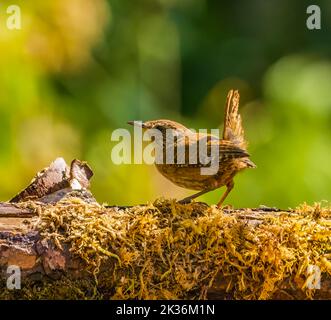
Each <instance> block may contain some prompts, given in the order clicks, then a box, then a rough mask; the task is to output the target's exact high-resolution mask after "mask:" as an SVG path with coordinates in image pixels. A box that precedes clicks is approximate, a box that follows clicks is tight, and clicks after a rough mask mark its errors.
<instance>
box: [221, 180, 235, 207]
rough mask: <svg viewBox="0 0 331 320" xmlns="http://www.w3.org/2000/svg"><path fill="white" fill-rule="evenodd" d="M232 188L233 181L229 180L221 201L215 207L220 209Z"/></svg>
mask: <svg viewBox="0 0 331 320" xmlns="http://www.w3.org/2000/svg"><path fill="white" fill-rule="evenodd" d="M233 186H234V182H233V180H231V182H229V183H228V184H227V185H226V190H225V192H224V194H223V196H222V198H221V200H220V201H219V202H218V204H217V207H219V208H220V207H221V206H222V204H223V202H224V200H225V198H226V197H227V196H228V194H229V193H230V191H231V190H232V189H233Z"/></svg>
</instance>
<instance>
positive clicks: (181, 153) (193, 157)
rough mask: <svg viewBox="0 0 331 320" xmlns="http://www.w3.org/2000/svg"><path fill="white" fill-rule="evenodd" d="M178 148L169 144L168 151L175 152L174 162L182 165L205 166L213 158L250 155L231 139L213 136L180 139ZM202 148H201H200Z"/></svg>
mask: <svg viewBox="0 0 331 320" xmlns="http://www.w3.org/2000/svg"><path fill="white" fill-rule="evenodd" d="M176 147H177V148H174V149H173V148H172V147H171V146H168V147H167V148H166V152H174V151H175V152H174V153H173V154H174V163H177V164H180V166H181V167H196V166H197V167H203V166H208V164H210V162H211V159H213V160H215V161H216V162H217V161H218V162H222V161H226V160H227V159H233V158H243V157H247V156H249V154H248V153H247V152H246V150H244V149H242V148H240V147H239V146H237V145H235V144H234V143H233V142H231V141H226V140H219V139H216V138H215V137H213V136H210V135H209V136H200V137H199V138H198V139H196V140H195V141H191V142H190V143H189V142H188V140H186V141H185V142H184V140H181V141H178V143H177V144H176ZM199 148H201V149H199Z"/></svg>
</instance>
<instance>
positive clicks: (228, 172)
mask: <svg viewBox="0 0 331 320" xmlns="http://www.w3.org/2000/svg"><path fill="white" fill-rule="evenodd" d="M238 108H239V93H238V91H237V90H236V91H233V90H231V91H230V92H229V93H228V96H227V102H226V107H225V116H224V128H223V139H219V138H218V137H217V136H214V135H211V134H202V133H196V132H193V131H191V130H190V129H188V128H186V127H185V126H183V125H182V124H180V123H177V122H175V121H171V120H152V121H147V122H144V123H140V125H141V126H142V127H143V128H144V129H157V130H159V131H160V132H161V133H162V139H161V142H160V141H159V142H157V139H154V141H155V142H156V143H159V144H162V149H160V150H162V153H163V154H161V155H158V154H157V152H156V158H157V157H158V156H161V158H163V160H164V159H165V157H166V152H168V151H171V152H172V153H173V155H174V157H173V160H174V161H173V163H169V162H168V163H167V162H164V161H161V162H159V163H158V162H156V164H155V165H156V167H157V169H158V171H159V172H160V173H161V174H162V175H163V176H165V177H166V178H167V179H169V180H170V181H172V182H173V183H174V184H176V185H178V186H180V187H183V188H187V189H192V190H199V192H198V193H196V194H193V195H192V196H189V197H187V198H185V199H183V200H181V201H180V202H181V203H187V202H190V201H191V200H192V199H194V198H196V197H198V196H200V195H202V194H204V193H207V192H209V191H212V190H215V189H217V188H220V187H222V186H226V191H225V192H224V194H223V196H222V197H221V199H220V201H219V202H218V204H217V206H218V207H220V206H221V205H222V203H223V202H224V200H225V198H226V197H227V195H228V194H229V192H230V191H231V190H232V188H233V186H234V182H233V178H234V176H235V175H236V174H237V173H238V172H239V171H241V170H243V169H245V168H255V167H256V166H255V164H254V163H253V162H252V161H251V160H250V159H249V154H248V153H247V144H246V141H245V139H244V130H243V128H242V125H241V117H240V114H239V113H238ZM128 123H129V124H137V122H133V121H130V122H128ZM169 129H171V130H169ZM167 132H173V135H174V136H175V137H174V138H173V140H171V139H169V134H168V133H167ZM159 140H160V139H159ZM169 141H170V142H169ZM171 141H173V142H171ZM201 144H203V146H204V147H205V149H206V151H207V153H206V155H205V158H203V157H202V158H201V155H200V154H198V152H195V153H194V152H193V156H192V152H191V155H190V151H192V150H199V149H198V148H199V146H200V145H201ZM215 144H216V146H217V150H218V151H217V159H216V161H218V163H217V165H218V166H217V170H216V172H215V173H213V174H211V175H208V174H202V171H201V169H202V168H206V167H208V166H210V163H211V157H212V152H213V146H215ZM194 147H197V148H196V149H195V148H194ZM155 150H157V147H156V148H155ZM178 150H184V151H185V152H184V154H185V155H184V158H182V161H180V159H179V156H178V154H179V153H178ZM207 155H208V156H209V158H208V159H209V163H208V159H207ZM192 159H193V161H190V160H192ZM183 160H184V161H183Z"/></svg>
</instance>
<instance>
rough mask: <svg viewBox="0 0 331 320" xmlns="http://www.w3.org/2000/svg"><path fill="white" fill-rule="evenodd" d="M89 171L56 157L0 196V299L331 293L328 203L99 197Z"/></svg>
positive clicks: (329, 295) (325, 295)
mask: <svg viewBox="0 0 331 320" xmlns="http://www.w3.org/2000/svg"><path fill="white" fill-rule="evenodd" d="M58 171H60V172H62V174H58V173H59V172H58ZM50 173H51V174H50ZM91 176H92V171H91V170H90V169H89V167H88V166H87V164H85V163H82V162H80V161H78V160H74V161H73V162H72V164H71V166H70V167H69V166H67V165H66V164H65V163H64V162H63V161H62V160H61V159H60V160H59V159H57V160H56V161H55V162H53V163H52V164H51V166H50V167H49V168H47V169H45V170H43V171H42V172H41V173H38V175H37V176H36V179H34V180H33V182H32V183H31V184H30V185H29V186H28V188H26V189H25V190H23V191H22V192H21V193H20V194H18V195H17V196H16V197H15V198H13V199H12V201H11V202H3V203H0V268H1V270H2V277H1V280H0V288H1V290H0V292H1V293H0V298H1V299H17V298H20V299H44V298H46V299H85V298H89V299H176V298H177V299H307V298H308V299H331V262H330V260H331V259H330V258H331V209H330V207H327V206H326V207H321V206H320V205H318V204H316V205H315V206H312V207H310V206H307V205H302V206H300V207H298V208H296V209H293V210H279V209H276V208H268V207H264V206H261V207H259V208H256V209H247V208H246V209H232V208H223V209H218V208H217V207H216V206H208V205H207V204H204V203H200V202H193V203H190V204H179V203H177V202H176V201H175V200H157V201H155V202H154V203H150V204H146V205H139V206H132V207H117V206H105V205H100V204H98V203H97V202H96V200H95V199H94V198H93V196H92V194H91V193H90V192H89V191H88V187H89V182H88V180H89V179H90V177H91ZM40 186H41V187H40ZM10 265H15V266H18V267H20V269H21V277H22V282H21V289H20V290H15V289H14V290H9V289H7V288H6V279H7V278H8V274H7V273H6V271H7V267H8V266H10ZM310 266H313V268H310ZM312 270H313V271H314V272H316V270H317V271H318V272H317V273H318V274H317V276H316V274H312V273H311V272H312ZM315 280H316V281H317V282H316V281H315ZM314 281H315V282H314ZM312 284H313V286H312Z"/></svg>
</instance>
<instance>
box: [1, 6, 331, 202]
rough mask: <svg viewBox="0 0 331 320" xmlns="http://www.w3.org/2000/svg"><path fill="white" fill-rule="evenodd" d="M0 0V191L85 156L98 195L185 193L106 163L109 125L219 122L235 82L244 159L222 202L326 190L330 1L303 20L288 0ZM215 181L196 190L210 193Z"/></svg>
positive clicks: (317, 197) (215, 195)
mask: <svg viewBox="0 0 331 320" xmlns="http://www.w3.org/2000/svg"><path fill="white" fill-rule="evenodd" d="M9 4H12V2H8V1H1V6H0V70H1V71H0V200H2V201H4V200H8V199H9V198H10V197H12V196H13V195H15V194H16V193H17V192H18V191H19V190H20V189H21V188H23V187H24V186H26V185H27V183H28V182H29V181H30V180H31V178H32V177H33V176H34V174H35V173H36V172H37V171H39V170H40V169H42V168H43V167H45V166H47V165H48V164H49V163H50V162H51V161H52V160H54V159H55V158H56V157H58V156H63V157H64V158H65V159H66V160H67V162H70V161H71V160H72V159H73V158H79V159H82V160H86V161H88V163H89V164H90V165H91V167H92V168H93V170H94V173H95V176H94V178H93V180H92V190H93V193H94V194H95V196H96V198H97V199H98V200H99V201H100V202H108V203H110V204H118V205H120V204H122V205H123V204H126V205H130V204H138V203H145V202H147V201H152V200H153V199H155V198H156V197H160V196H165V197H172V198H180V197H184V196H187V195H189V194H191V193H192V192H191V191H188V190H184V189H181V188H179V187H176V186H174V185H172V184H171V182H168V181H166V180H165V179H164V178H163V177H162V176H161V175H160V174H159V173H158V172H157V171H156V169H155V168H154V166H150V165H120V166H118V165H115V164H113V163H112V161H111V150H112V146H113V145H114V142H111V139H110V138H111V133H112V131H113V130H114V129H116V128H119V127H123V128H128V129H130V130H131V128H129V127H128V126H127V125H126V122H127V121H128V120H148V119H157V118H169V119H173V120H177V121H180V122H182V123H184V124H185V125H186V126H188V127H192V128H196V129H198V128H217V127H220V126H222V122H223V109H224V103H225V97H226V94H227V91H228V90H229V89H231V88H238V89H239V90H240V93H241V113H242V115H243V122H244V127H245V131H246V135H247V138H248V140H249V152H250V153H251V155H252V157H251V158H252V160H253V161H254V162H255V163H256V164H257V166H258V168H257V169H256V170H246V171H244V172H242V173H240V174H239V175H238V176H237V177H236V179H235V183H236V185H235V188H234V190H233V191H232V192H231V194H230V195H229V197H228V198H227V201H226V203H229V204H233V205H234V206H236V207H242V206H258V205H260V204H265V205H268V206H279V207H289V206H290V207H293V206H296V205H298V204H299V203H302V202H304V201H307V202H308V203H313V202H315V201H321V200H330V191H331V165H330V151H331V59H330V58H331V41H330V40H331V3H330V1H328V0H325V1H319V2H318V3H314V4H318V5H319V6H320V8H321V12H322V29H321V30H315V31H310V30H308V29H307V28H306V19H307V13H306V9H307V6H308V5H309V4H311V3H310V2H308V1H302V0H292V1H285V0H281V1H280V0H269V1H264V0H251V1H216V0H215V1H207V0H142V1H132V0H109V1H106V0H71V1H66V0H58V1H42V0H35V1H19V0H17V1H16V2H15V4H18V5H20V7H21V11H22V12H21V13H22V28H21V30H16V31H10V30H8V29H7V28H6V19H7V17H8V15H7V13H6V8H7V5H9ZM222 192H223V191H221V190H217V191H214V192H211V193H209V194H207V195H205V196H203V197H201V198H200V199H201V200H203V201H207V202H208V203H215V202H217V201H218V199H219V197H220V194H221V193H222Z"/></svg>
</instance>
